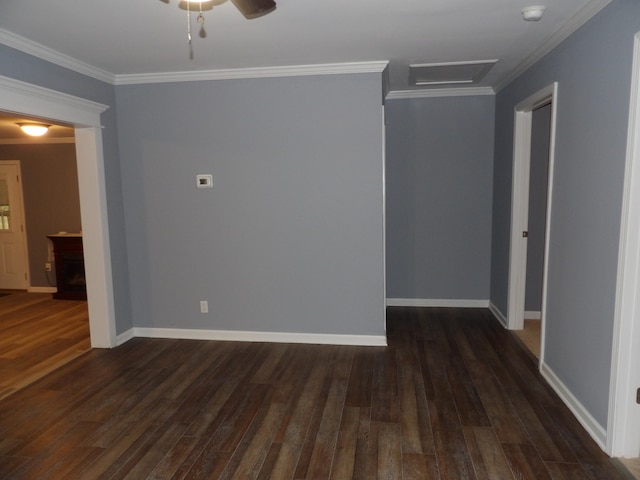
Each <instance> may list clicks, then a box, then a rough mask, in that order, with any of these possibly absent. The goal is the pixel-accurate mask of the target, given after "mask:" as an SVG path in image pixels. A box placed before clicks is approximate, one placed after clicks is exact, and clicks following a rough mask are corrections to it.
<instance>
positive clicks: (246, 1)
mask: <svg viewBox="0 0 640 480" xmlns="http://www.w3.org/2000/svg"><path fill="white" fill-rule="evenodd" d="M161 1H162V2H163V3H169V0H161ZM226 1H227V0H180V1H179V2H178V3H179V4H178V6H179V7H180V8H182V9H184V10H189V9H191V8H190V5H191V4H194V3H195V4H200V11H201V12H202V11H203V10H211V9H212V8H213V6H214V5H221V4H223V3H224V2H226ZM231 2H232V3H233V4H234V5H235V6H236V8H237V9H238V10H240V13H242V15H244V16H245V18H246V19H248V20H251V19H252V18H258V17H262V16H264V15H266V14H267V13H271V12H273V11H274V10H275V9H276V2H275V1H274V0H231ZM194 10H195V9H194Z"/></svg>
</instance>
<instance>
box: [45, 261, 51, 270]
mask: <svg viewBox="0 0 640 480" xmlns="http://www.w3.org/2000/svg"><path fill="white" fill-rule="evenodd" d="M44 271H45V272H50V271H51V262H47V263H45V264H44Z"/></svg>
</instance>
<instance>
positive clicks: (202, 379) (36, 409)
mask: <svg viewBox="0 0 640 480" xmlns="http://www.w3.org/2000/svg"><path fill="white" fill-rule="evenodd" d="M7 298H8V299H9V300H6V299H7ZM19 300H20V299H18V298H13V299H11V298H10V297H5V298H2V299H0V301H4V302H0V345H2V342H3V341H5V344H4V345H5V346H6V349H7V350H6V352H7V355H6V356H4V357H3V352H2V350H0V385H2V383H1V382H2V381H3V380H4V379H3V377H2V375H3V372H11V371H13V370H15V371H17V370H19V369H20V368H22V367H25V368H29V367H26V365H27V364H28V363H27V359H26V356H27V352H28V349H29V348H30V347H33V346H37V345H40V344H39V343H38V342H37V341H35V340H34V339H29V338H27V336H25V335H24V334H21V333H20V331H19V330H20V329H21V328H23V329H24V328H27V326H29V325H30V324H31V323H33V322H35V323H36V324H37V322H39V321H41V320H40V319H39V316H38V314H37V312H36V310H39V309H42V308H43V306H44V304H45V303H47V302H48V301H50V300H48V299H47V298H42V297H40V298H33V297H30V296H26V297H24V298H23V299H22V301H19ZM60 305H61V306H60V311H59V312H58V313H57V314H56V315H57V316H56V319H57V320H56V322H55V323H56V324H58V323H59V324H63V323H64V322H63V319H64V317H65V316H76V315H78V312H77V311H76V308H75V307H74V306H73V305H71V304H67V305H62V304H60ZM2 307H4V308H2ZM34 309H35V310H34ZM20 315H23V316H22V317H20ZM42 327H43V328H42V330H43V331H45V332H47V335H49V336H50V338H56V339H58V340H57V341H56V342H51V343H50V344H49V345H50V346H51V348H49V347H42V349H41V351H42V352H45V351H46V352H47V354H48V355H49V354H51V355H52V357H55V356H56V353H54V352H55V351H56V350H55V348H53V345H67V343H65V342H69V343H68V344H69V345H70V344H72V343H73V342H75V341H76V335H77V332H76V326H68V327H62V328H60V330H59V331H57V332H56V329H55V328H51V325H50V324H47V325H42ZM3 332H5V333H6V336H5V337H2V333H3ZM6 338H10V339H11V340H10V341H8V340H5V339H6ZM38 348H39V347H38ZM45 357H46V355H43V356H38V355H35V357H34V358H36V359H37V360H36V363H38V362H40V359H43V358H45ZM52 357H50V358H52ZM51 361H54V360H51ZM40 363H46V362H45V361H42V362H40ZM6 388H9V387H6ZM0 389H2V387H1V386H0ZM0 478H3V479H4V478H7V479H11V480H32V479H33V478H38V479H41V478H49V479H51V480H73V479H81V480H95V479H110V480H115V479H139V478H140V479H143V478H149V479H175V480H179V479H210V478H215V479H224V478H228V479H236V478H251V479H267V478H271V479H278V480H280V479H283V480H285V479H286V480H292V479H313V480H315V479H331V478H334V479H343V478H352V479H356V480H370V479H375V478H397V479H400V478H402V479H404V480H415V479H427V480H449V479H455V480H457V479H465V480H473V479H478V480H502V479H504V480H526V479H535V480H568V479H571V480H573V479H577V478H580V479H584V480H603V479H607V480H617V479H619V478H624V477H623V476H621V474H620V473H619V471H618V470H617V469H616V467H615V465H614V464H613V462H612V461H611V460H610V459H609V458H608V457H607V456H606V455H605V454H604V453H603V452H602V450H600V448H599V447H598V446H597V445H596V443H595V442H594V441H593V440H592V439H591V437H589V435H588V434H587V433H586V432H585V431H584V429H583V428H582V427H581V425H580V424H579V422H577V420H576V419H575V417H573V416H572V415H571V412H570V411H569V410H568V409H567V408H566V407H565V406H564V405H563V404H562V403H561V401H560V399H559V398H558V397H557V395H555V393H554V392H553V391H552V390H551V389H550V387H549V386H548V385H547V384H546V382H545V381H544V379H543V378H542V377H541V376H540V375H539V373H538V372H537V369H536V366H535V364H534V363H533V362H532V361H531V358H530V356H529V355H528V354H527V353H526V352H524V351H523V347H522V345H521V344H520V343H519V342H517V341H516V340H515V339H514V338H513V336H512V335H511V333H510V332H508V331H506V330H504V328H503V327H502V326H501V325H500V324H499V323H498V322H497V321H496V320H495V319H494V318H493V317H492V316H491V315H490V314H489V313H488V312H487V311H486V310H484V309H441V308H435V309H431V308H404V307H393V308H389V309H388V346H387V347H356V346H333V345H293V344H268V343H242V342H237V343H233V342H207V341H196V340H175V339H173V340H172V339H166V340H163V339H142V338H135V339H132V340H130V341H129V342H126V343H125V344H124V345H122V346H120V347H118V348H114V349H110V350H90V351H87V352H84V353H82V354H81V355H80V356H79V357H77V358H75V359H74V360H72V361H70V362H68V363H66V364H64V365H63V366H60V367H59V368H57V369H55V370H53V371H51V372H50V373H48V374H47V375H45V376H43V377H41V378H40V379H38V380H37V381H34V382H33V383H31V384H30V385H28V386H24V387H23V388H20V389H18V390H16V391H15V392H14V393H11V394H10V395H9V396H7V397H6V398H4V399H2V400H0Z"/></svg>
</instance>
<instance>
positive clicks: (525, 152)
mask: <svg viewBox="0 0 640 480" xmlns="http://www.w3.org/2000/svg"><path fill="white" fill-rule="evenodd" d="M549 102H551V126H550V130H551V131H550V143H549V175H548V180H547V183H548V188H547V219H546V227H545V247H544V275H543V280H542V311H541V317H542V332H541V341H540V362H542V361H543V359H544V318H545V311H546V301H547V271H548V268H547V267H548V261H549V255H548V244H549V234H550V222H551V197H552V185H553V169H554V152H555V144H556V115H557V103H558V84H557V82H554V83H552V84H551V85H549V86H547V87H545V88H543V89H542V90H540V91H538V92H536V93H534V94H533V95H531V96H530V97H528V98H527V99H525V100H523V101H522V102H520V103H518V104H517V105H516V107H515V120H514V124H515V126H514V136H513V180H512V185H511V241H510V248H509V290H508V298H507V328H509V329H510V330H521V329H523V328H524V299H525V298H524V297H525V285H526V277H527V238H525V237H524V236H523V232H525V231H528V220H529V176H530V163H531V124H532V116H533V110H535V109H536V108H538V107H541V106H543V105H544V104H546V103H549Z"/></svg>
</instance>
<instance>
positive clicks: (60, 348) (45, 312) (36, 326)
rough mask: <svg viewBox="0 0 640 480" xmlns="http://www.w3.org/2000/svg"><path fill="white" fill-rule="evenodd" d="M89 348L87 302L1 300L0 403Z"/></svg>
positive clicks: (22, 296) (30, 297) (38, 297)
mask: <svg viewBox="0 0 640 480" xmlns="http://www.w3.org/2000/svg"><path fill="white" fill-rule="evenodd" d="M90 348H91V341H90V338H89V314H88V311H87V302H85V301H78V300H53V299H52V298H51V295H50V294H46V293H26V292H20V291H14V292H12V293H11V295H8V296H6V297H0V399H2V398H4V397H6V396H8V395H11V394H12V393H13V392H15V391H16V390H19V389H20V388H22V387H24V386H25V385H29V384H30V383H33V382H34V381H36V380H37V379H39V378H41V377H43V376H44V375H46V374H47V373H49V372H52V371H53V370H55V369H56V368H58V367H59V366H60V365H64V364H65V363H67V362H69V361H70V360H72V359H74V358H76V357H77V356H78V355H80V354H82V353H83V352H86V351H87V350H89V349H90Z"/></svg>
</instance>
